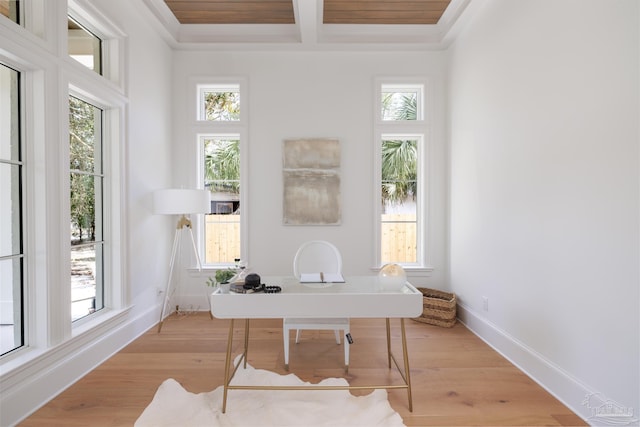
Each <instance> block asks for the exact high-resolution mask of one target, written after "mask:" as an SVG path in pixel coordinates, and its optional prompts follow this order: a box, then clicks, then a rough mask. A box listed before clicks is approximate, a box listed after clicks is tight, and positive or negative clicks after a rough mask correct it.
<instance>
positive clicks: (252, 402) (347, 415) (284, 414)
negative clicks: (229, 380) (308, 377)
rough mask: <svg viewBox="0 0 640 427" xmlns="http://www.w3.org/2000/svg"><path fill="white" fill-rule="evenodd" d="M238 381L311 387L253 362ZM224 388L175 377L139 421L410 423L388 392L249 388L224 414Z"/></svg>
mask: <svg viewBox="0 0 640 427" xmlns="http://www.w3.org/2000/svg"><path fill="white" fill-rule="evenodd" d="M233 384H238V385H251V384H270V385H274V386H278V385H287V386H293V385H309V384H310V383H308V382H304V381H302V380H301V379H300V378H298V377H297V376H295V375H293V374H289V375H279V374H277V373H274V372H270V371H267V370H263V369H255V368H253V367H252V366H251V365H249V364H247V368H246V369H243V368H240V369H238V371H237V372H236V375H235V377H234V378H233ZM318 385H320V386H343V385H344V386H348V382H347V381H346V380H345V379H344V378H328V379H325V380H323V381H321V382H320V383H319V384H318ZM222 394H223V387H222V386H220V387H218V388H216V389H215V390H213V391H210V392H206V393H199V394H195V393H190V392H188V391H186V390H185V389H184V388H183V387H182V386H181V385H180V384H179V383H178V382H177V381H175V380H174V379H168V380H166V381H164V382H163V383H162V384H161V385H160V387H159V388H158V390H157V391H156V394H155V396H154V397H153V400H152V401H151V404H149V406H147V408H146V409H145V410H144V412H143V413H142V414H141V415H140V417H139V418H138V420H137V421H136V423H135V426H136V427H145V426H154V427H162V426H178V425H180V426H213V427H216V426H264V427H268V426H376V425H378V426H388V427H395V426H404V425H405V424H404V423H403V421H402V417H400V414H398V413H397V412H396V411H394V409H393V408H392V407H391V405H390V404H389V401H388V399H387V391H386V390H374V391H373V392H372V393H370V394H368V395H366V396H353V395H352V394H351V393H350V392H349V390H317V391H305V392H304V393H300V392H299V391H296V390H279V391H277V392H269V391H265V390H243V391H242V392H235V393H229V396H228V401H227V411H226V413H224V414H223V413H222Z"/></svg>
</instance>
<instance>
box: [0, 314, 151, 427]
mask: <svg viewBox="0 0 640 427" xmlns="http://www.w3.org/2000/svg"><path fill="white" fill-rule="evenodd" d="M157 315H158V310H157V307H150V308H149V310H147V311H145V312H144V313H141V314H140V315H138V316H137V317H135V318H129V317H127V316H126V315H125V316H124V318H123V319H120V320H116V321H114V322H113V323H112V325H111V326H110V327H108V326H107V327H102V328H97V329H96V330H95V331H91V332H88V333H87V334H85V335H83V336H82V337H79V338H78V339H71V340H69V341H68V342H65V343H63V344H61V345H60V346H58V347H55V348H53V349H51V350H50V351H47V352H45V353H44V354H42V355H41V356H38V357H37V358H36V359H34V360H32V361H30V362H29V363H27V364H25V366H21V367H20V368H19V369H16V370H15V371H13V372H11V373H8V374H6V375H5V376H4V377H3V381H2V382H1V384H2V386H1V387H0V425H1V426H13V425H16V424H17V423H19V422H21V421H22V420H24V419H25V418H27V417H28V416H29V415H31V414H32V413H34V412H35V411H36V410H38V409H39V408H41V407H42V406H43V405H45V404H46V403H47V402H49V401H50V400H51V399H53V398H54V397H56V396H57V395H58V394H60V393H61V392H62V391H64V390H65V389H67V388H68V387H69V386H71V385H72V384H73V383H75V382H76V381H78V380H79V379H80V378H82V377H83V376H85V375H86V374H88V373H89V372H91V371H92V370H93V369H95V368H96V367H97V366H99V365H100V364H101V363H102V362H104V361H105V360H107V359H108V358H109V357H111V356H112V355H114V354H115V353H117V352H118V351H120V350H121V349H122V348H123V347H125V346H126V345H127V344H129V343H131V342H132V341H133V340H135V339H136V338H138V337H139V336H140V335H142V334H143V333H144V332H146V331H147V330H148V329H149V328H151V327H152V326H154V325H155V324H157V322H158V319H157V317H156V316H157ZM105 328H107V330H106V331H105ZM5 380H6V381H5Z"/></svg>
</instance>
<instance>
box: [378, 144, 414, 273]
mask: <svg viewBox="0 0 640 427" xmlns="http://www.w3.org/2000/svg"><path fill="white" fill-rule="evenodd" d="M381 153H382V161H381V165H382V176H381V185H382V187H381V195H382V215H381V218H380V223H381V230H380V236H381V260H382V262H383V263H387V262H400V263H415V262H417V242H418V236H417V219H418V217H417V212H418V211H417V196H418V188H417V186H418V183H417V176H418V167H417V166H418V165H417V159H418V156H417V154H418V142H417V140H415V139H385V140H383V141H382V150H381Z"/></svg>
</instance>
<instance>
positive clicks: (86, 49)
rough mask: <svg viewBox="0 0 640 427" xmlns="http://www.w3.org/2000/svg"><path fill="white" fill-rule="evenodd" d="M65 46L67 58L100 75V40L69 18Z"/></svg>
mask: <svg viewBox="0 0 640 427" xmlns="http://www.w3.org/2000/svg"><path fill="white" fill-rule="evenodd" d="M67 44H68V50H69V56H71V57H72V58H73V59H75V60H76V61H78V62H79V63H81V64H82V65H84V66H85V67H87V68H89V69H90V70H93V71H95V72H96V73H98V74H102V40H100V38H98V37H97V36H96V35H95V34H93V33H92V32H90V31H89V30H87V29H86V28H85V27H83V26H82V25H80V24H79V23H78V22H77V21H76V20H75V19H73V18H71V17H69V19H68V24H67Z"/></svg>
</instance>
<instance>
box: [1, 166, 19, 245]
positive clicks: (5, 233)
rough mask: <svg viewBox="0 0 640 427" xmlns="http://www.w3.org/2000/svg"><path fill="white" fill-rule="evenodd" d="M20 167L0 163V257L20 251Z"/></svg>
mask: <svg viewBox="0 0 640 427" xmlns="http://www.w3.org/2000/svg"><path fill="white" fill-rule="evenodd" d="M20 168H21V167H20V166H18V165H11V164H7V163H0V236H1V237H2V239H0V257H5V256H12V255H19V254H21V253H22V231H21V230H22V205H21V200H20V199H21V198H20V181H21V179H20Z"/></svg>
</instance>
